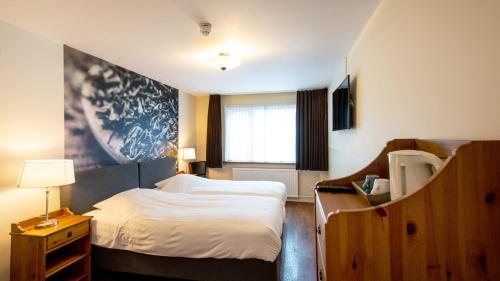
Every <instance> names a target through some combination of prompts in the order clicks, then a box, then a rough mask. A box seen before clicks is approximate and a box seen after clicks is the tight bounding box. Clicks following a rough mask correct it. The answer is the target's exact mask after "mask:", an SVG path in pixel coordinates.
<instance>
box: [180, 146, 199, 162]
mask: <svg viewBox="0 0 500 281" xmlns="http://www.w3.org/2000/svg"><path fill="white" fill-rule="evenodd" d="M179 159H181V160H193V159H196V151H195V149H194V148H193V147H187V148H181V149H179Z"/></svg>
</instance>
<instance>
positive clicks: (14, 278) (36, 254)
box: [10, 236, 45, 281]
mask: <svg viewBox="0 0 500 281" xmlns="http://www.w3.org/2000/svg"><path fill="white" fill-rule="evenodd" d="M44 249H45V241H44V239H43V238H36V239H32V238H31V237H25V236H13V237H12V238H11V253H10V263H11V267H10V280H11V281H26V280H44V275H45V253H44Z"/></svg>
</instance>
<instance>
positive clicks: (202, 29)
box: [199, 22, 212, 36]
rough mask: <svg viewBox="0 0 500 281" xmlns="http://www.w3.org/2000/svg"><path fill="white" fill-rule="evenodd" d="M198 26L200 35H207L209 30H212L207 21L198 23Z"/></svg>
mask: <svg viewBox="0 0 500 281" xmlns="http://www.w3.org/2000/svg"><path fill="white" fill-rule="evenodd" d="M199 26H200V32H201V35H203V36H208V35H210V32H212V25H211V24H210V23H208V22H202V23H200V24H199Z"/></svg>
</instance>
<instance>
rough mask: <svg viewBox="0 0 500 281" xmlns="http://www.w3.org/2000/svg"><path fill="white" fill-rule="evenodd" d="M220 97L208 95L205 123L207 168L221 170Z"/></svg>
mask: <svg viewBox="0 0 500 281" xmlns="http://www.w3.org/2000/svg"><path fill="white" fill-rule="evenodd" d="M221 118H222V117H221V105H220V95H210V100H209V103H208V122H207V163H206V166H207V167H208V168H222V120H221Z"/></svg>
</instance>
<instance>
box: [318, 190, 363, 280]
mask: <svg viewBox="0 0 500 281" xmlns="http://www.w3.org/2000/svg"><path fill="white" fill-rule="evenodd" d="M315 206H316V215H315V221H316V264H317V271H318V274H317V277H318V280H319V281H325V280H328V276H332V275H333V274H335V273H334V272H331V268H332V267H331V266H329V264H331V263H332V262H333V260H334V259H340V258H342V257H339V256H336V255H335V252H334V250H333V248H332V245H331V244H330V243H329V242H330V241H332V240H333V239H335V238H334V236H333V232H332V230H331V227H330V222H331V221H330V220H331V217H330V214H334V213H336V212H337V211H339V210H348V209H358V208H365V207H369V206H370V204H369V203H368V202H367V201H366V200H365V199H364V198H363V197H362V196H361V195H357V194H345V193H329V192H318V191H316V192H315Z"/></svg>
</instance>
